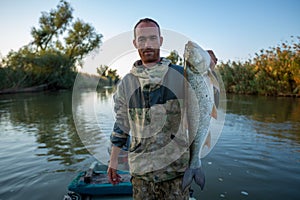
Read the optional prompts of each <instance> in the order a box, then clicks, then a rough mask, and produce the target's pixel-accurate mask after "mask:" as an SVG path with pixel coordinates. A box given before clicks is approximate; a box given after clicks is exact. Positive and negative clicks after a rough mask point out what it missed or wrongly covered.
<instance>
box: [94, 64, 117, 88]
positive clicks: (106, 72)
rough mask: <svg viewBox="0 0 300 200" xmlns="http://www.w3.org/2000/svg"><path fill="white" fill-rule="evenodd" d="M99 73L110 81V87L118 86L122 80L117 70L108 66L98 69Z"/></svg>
mask: <svg viewBox="0 0 300 200" xmlns="http://www.w3.org/2000/svg"><path fill="white" fill-rule="evenodd" d="M97 73H98V74H99V75H100V76H101V77H105V78H107V79H108V80H109V85H112V84H116V83H117V82H118V81H119V80H120V76H119V75H118V73H117V70H116V69H111V68H109V67H108V66H106V65H101V66H100V67H98V68H97Z"/></svg>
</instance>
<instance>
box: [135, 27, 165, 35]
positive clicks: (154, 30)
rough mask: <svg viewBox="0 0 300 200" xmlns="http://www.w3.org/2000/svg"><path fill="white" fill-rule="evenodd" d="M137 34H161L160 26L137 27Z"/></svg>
mask: <svg viewBox="0 0 300 200" xmlns="http://www.w3.org/2000/svg"><path fill="white" fill-rule="evenodd" d="M135 32H136V35H137V36H140V35H145V36H147V35H159V30H158V27H156V26H155V27H137V28H136V29H135Z"/></svg>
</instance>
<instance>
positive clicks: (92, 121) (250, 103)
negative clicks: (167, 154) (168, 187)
mask: <svg viewBox="0 0 300 200" xmlns="http://www.w3.org/2000/svg"><path fill="white" fill-rule="evenodd" d="M112 93H113V90H112V89H103V90H102V91H99V92H94V91H90V92H88V91H87V92H82V93H79V95H76V96H73V107H72V93H71V92H68V91H62V92H44V93H31V94H14V95H1V96H0V149H1V150H0V167H1V168H0V169H1V170H0V200H21V199H24V200H41V199H43V200H56V199H57V200H60V199H62V198H63V196H64V194H66V192H67V186H68V184H69V183H70V181H71V180H72V179H73V178H74V177H75V176H76V175H77V173H78V172H80V171H82V170H85V169H86V168H88V166H89V165H90V164H91V163H92V162H93V161H94V160H95V159H102V161H104V162H106V161H107V160H106V159H107V156H108V152H107V148H108V146H109V134H110V132H111V130H112V125H113V120H114V114H113V109H112V105H113V103H112ZM74 99H75V101H74ZM74 121H75V122H76V123H74ZM202 162H203V165H204V170H205V174H206V181H207V182H206V186H205V188H204V190H203V191H200V189H199V188H198V187H197V186H196V185H193V189H194V196H195V198H196V199H209V200H211V199H212V200H214V199H232V200H235V199H255V200H257V199H263V200H265V199H272V200H274V199H275V200H277V199H278V200H279V199H280V200H281V199H286V200H292V199H295V200H296V199H299V198H300V191H299V188H300V99H299V98H298V99H295V98H274V97H257V96H237V95H232V96H230V95H229V96H228V97H227V113H226V121H225V126H224V128H223V131H222V135H221V136H220V138H219V141H218V143H217V144H216V146H215V147H214V149H213V150H212V151H211V152H210V154H209V155H208V156H206V157H205V158H204V159H203V161H202ZM105 199H107V198H105ZM127 199H128V197H127ZM129 199H130V198H129Z"/></svg>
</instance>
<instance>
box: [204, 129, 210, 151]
mask: <svg viewBox="0 0 300 200" xmlns="http://www.w3.org/2000/svg"><path fill="white" fill-rule="evenodd" d="M205 145H206V146H207V147H208V148H209V149H210V147H211V133H210V131H209V133H208V135H207V137H206V140H205V143H204V146H205Z"/></svg>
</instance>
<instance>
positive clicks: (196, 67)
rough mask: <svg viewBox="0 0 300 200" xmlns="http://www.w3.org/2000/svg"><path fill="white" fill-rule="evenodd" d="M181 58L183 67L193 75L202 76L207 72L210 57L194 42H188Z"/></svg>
mask: <svg viewBox="0 0 300 200" xmlns="http://www.w3.org/2000/svg"><path fill="white" fill-rule="evenodd" d="M183 57H184V62H185V67H188V68H189V69H190V70H191V71H192V72H193V73H196V74H203V73H205V72H207V70H209V66H210V59H211V58H210V55H209V53H208V52H207V51H205V50H203V49H202V48H201V47H200V46H199V45H198V44H196V43H195V42H192V41H188V43H187V44H186V45H185V49H184V54H183Z"/></svg>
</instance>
